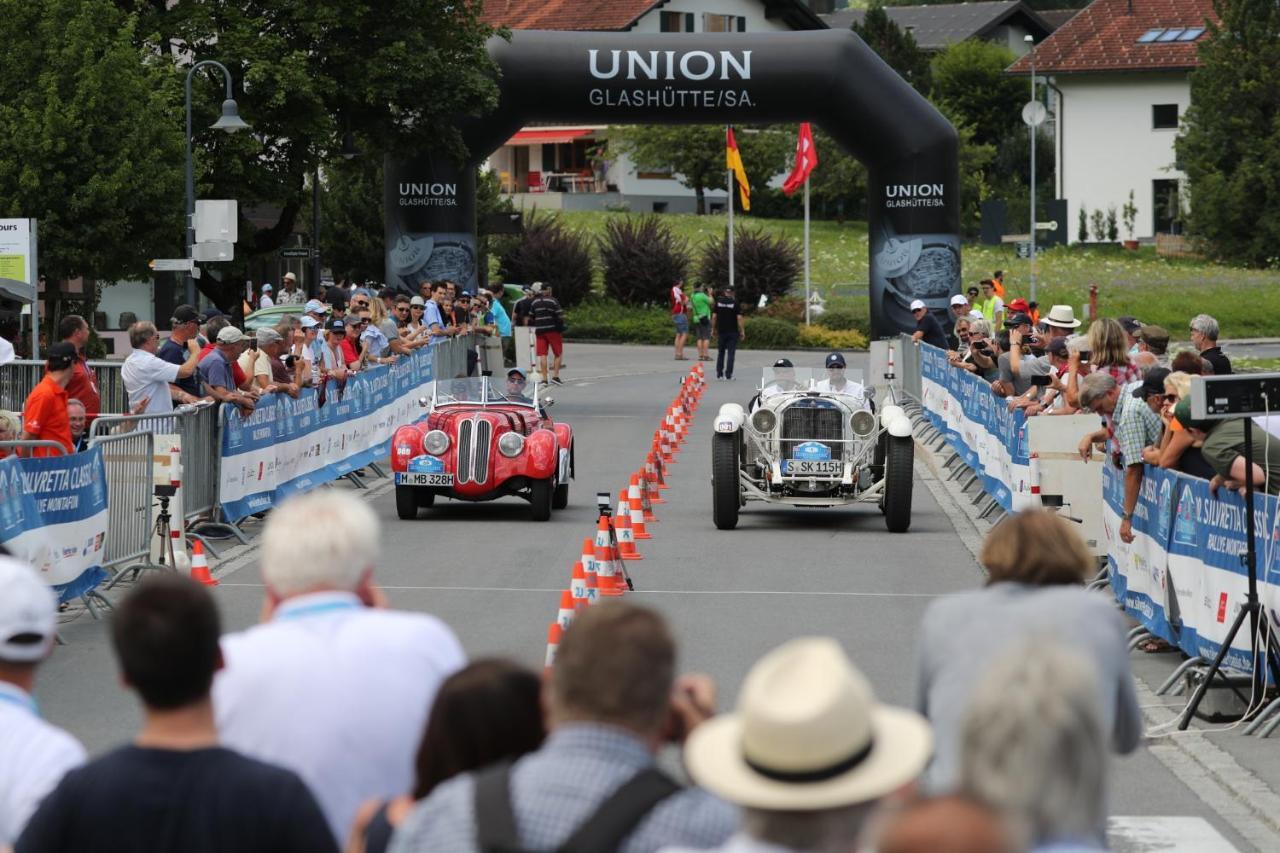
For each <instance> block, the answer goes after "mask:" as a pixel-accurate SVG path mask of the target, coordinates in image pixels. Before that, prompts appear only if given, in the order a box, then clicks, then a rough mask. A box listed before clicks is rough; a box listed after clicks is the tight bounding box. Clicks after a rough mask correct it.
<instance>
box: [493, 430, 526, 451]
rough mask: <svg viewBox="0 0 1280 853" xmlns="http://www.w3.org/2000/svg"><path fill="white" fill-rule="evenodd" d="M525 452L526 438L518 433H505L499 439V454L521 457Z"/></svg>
mask: <svg viewBox="0 0 1280 853" xmlns="http://www.w3.org/2000/svg"><path fill="white" fill-rule="evenodd" d="M521 450H524V436H523V435H521V434H520V433H518V432H504V433H503V434H502V436H501V437H500V438H499V439H498V452H499V453H501V454H502V455H503V456H508V457H510V456H519V455H520V451H521Z"/></svg>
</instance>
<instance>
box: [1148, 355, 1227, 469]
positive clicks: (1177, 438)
mask: <svg viewBox="0 0 1280 853" xmlns="http://www.w3.org/2000/svg"><path fill="white" fill-rule="evenodd" d="M1190 398H1191V374H1190V373H1183V372H1182V371H1180V370H1179V371H1174V372H1173V373H1170V374H1169V375H1168V376H1166V377H1165V378H1164V405H1163V406H1161V408H1160V419H1161V420H1162V421H1164V434H1163V435H1162V436H1161V438H1160V446H1159V447H1149V448H1147V449H1146V450H1144V451H1143V452H1142V461H1143V462H1146V463H1147V464H1148V465H1159V466H1160V467H1161V468H1165V469H1168V470H1174V471H1181V472H1182V473H1184V474H1190V475H1191V476H1193V477H1203V478H1204V479H1206V480H1212V479H1213V475H1214V473H1215V472H1214V470H1213V467H1212V466H1211V465H1209V463H1208V462H1206V461H1205V459H1204V456H1203V455H1202V454H1201V453H1200V448H1201V447H1202V446H1203V445H1204V439H1196V438H1193V437H1192V435H1191V433H1189V432H1187V430H1185V429H1184V428H1183V426H1182V424H1181V423H1179V422H1178V419H1177V418H1175V417H1174V416H1173V409H1174V407H1175V406H1177V405H1178V401H1179V400H1184V399H1190Z"/></svg>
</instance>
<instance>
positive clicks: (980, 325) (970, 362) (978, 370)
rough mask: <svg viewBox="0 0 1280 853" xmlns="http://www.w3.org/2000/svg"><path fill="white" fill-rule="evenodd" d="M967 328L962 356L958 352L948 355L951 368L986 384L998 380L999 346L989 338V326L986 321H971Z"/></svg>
mask: <svg viewBox="0 0 1280 853" xmlns="http://www.w3.org/2000/svg"><path fill="white" fill-rule="evenodd" d="M968 328H969V331H968V347H967V348H966V350H965V352H964V354H963V355H962V354H961V353H959V352H956V353H954V354H951V353H949V354H948V361H949V362H950V364H951V366H952V367H956V368H959V369H960V370H964V371H966V372H968V373H972V374H974V375H975V376H979V377H981V378H982V379H984V380H986V381H987V382H991V381H993V380H995V379H997V378H999V376H1000V365H999V358H1000V344H999V342H998V341H997V340H995V339H994V338H992V336H991V325H990V324H989V323H988V322H987V321H986V320H971V321H970V322H969V327H968ZM953 355H954V357H952V356H953Z"/></svg>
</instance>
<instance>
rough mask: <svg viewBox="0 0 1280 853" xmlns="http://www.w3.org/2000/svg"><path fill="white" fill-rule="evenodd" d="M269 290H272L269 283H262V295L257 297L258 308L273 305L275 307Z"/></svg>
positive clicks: (271, 306)
mask: <svg viewBox="0 0 1280 853" xmlns="http://www.w3.org/2000/svg"><path fill="white" fill-rule="evenodd" d="M271 291H272V287H271V285H270V284H264V285H262V296H261V298H259V299H258V307H259V308H273V307H275V304H276V303H275V300H273V299H272V298H271Z"/></svg>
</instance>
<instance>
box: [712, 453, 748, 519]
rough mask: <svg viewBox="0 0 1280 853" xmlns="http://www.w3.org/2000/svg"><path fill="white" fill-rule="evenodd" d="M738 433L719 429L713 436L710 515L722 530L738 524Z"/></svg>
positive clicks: (739, 490) (739, 492)
mask: <svg viewBox="0 0 1280 853" xmlns="http://www.w3.org/2000/svg"><path fill="white" fill-rule="evenodd" d="M738 435H739V434H738V433H736V432H735V433H723V432H720V433H716V434H715V436H714V437H713V438H712V439H711V515H712V518H713V520H714V521H715V523H716V527H717V528H718V529H720V530H732V529H733V528H735V527H737V526H738V510H739V508H740V503H739V499H740V495H741V486H740V485H739V483H738V476H739V474H738Z"/></svg>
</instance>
